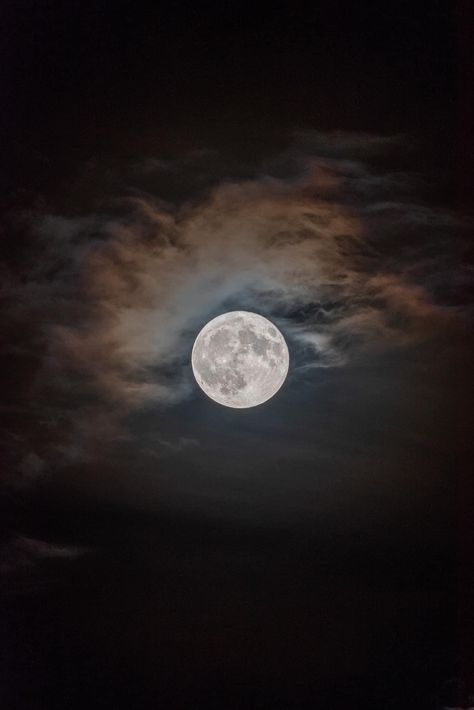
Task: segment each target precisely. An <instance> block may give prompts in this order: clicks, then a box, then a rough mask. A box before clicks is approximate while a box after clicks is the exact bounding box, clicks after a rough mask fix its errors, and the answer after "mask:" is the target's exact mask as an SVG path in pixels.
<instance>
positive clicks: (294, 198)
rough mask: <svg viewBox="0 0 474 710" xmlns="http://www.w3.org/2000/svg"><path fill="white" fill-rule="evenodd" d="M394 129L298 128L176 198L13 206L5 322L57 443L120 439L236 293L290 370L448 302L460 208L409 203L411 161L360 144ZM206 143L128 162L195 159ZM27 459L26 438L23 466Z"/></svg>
mask: <svg viewBox="0 0 474 710" xmlns="http://www.w3.org/2000/svg"><path fill="white" fill-rule="evenodd" d="M394 146H396V147H397V148H398V149H400V147H401V146H403V141H402V139H401V138H400V137H395V138H383V137H378V136H369V135H366V134H341V133H337V134H331V135H329V136H327V135H324V134H321V133H304V134H299V135H298V136H297V139H296V141H295V143H294V145H293V146H292V147H291V148H290V149H289V150H288V151H286V152H285V154H283V155H281V156H279V157H278V158H276V159H275V160H274V161H269V162H268V163H266V164H265V166H264V168H263V169H262V170H261V171H259V172H258V174H257V175H256V176H255V177H253V178H251V179H246V180H243V179H241V180H220V181H217V182H216V183H215V184H214V185H213V186H212V187H211V188H210V189H208V190H207V191H206V193H205V194H201V195H199V196H194V197H192V196H191V197H190V198H189V199H186V200H184V201H181V203H180V204H178V205H176V204H174V205H173V206H169V205H168V204H167V203H163V202H162V201H160V200H159V199H158V198H159V196H158V197H151V196H149V195H145V196H138V197H133V198H127V199H126V200H120V201H117V202H113V203H111V205H110V208H109V209H108V211H107V212H102V213H96V214H91V215H86V216H82V217H77V216H74V217H64V216H57V215H41V214H33V215H30V216H29V217H27V218H24V219H27V221H29V223H30V225H31V229H32V230H33V232H34V233H35V236H36V239H37V246H38V252H37V254H36V255H35V257H36V258H34V259H33V261H32V263H31V264H30V265H29V266H28V267H27V268H25V269H24V271H23V273H22V275H21V278H18V276H17V275H15V276H8V277H7V281H6V287H5V291H6V297H7V299H8V302H9V304H10V305H9V317H10V319H11V320H12V322H14V323H16V322H18V323H19V324H20V326H21V324H22V323H31V322H32V321H33V322H36V325H35V327H34V328H33V329H32V335H31V338H30V340H29V341H28V344H27V345H26V347H33V348H34V347H36V348H37V349H38V352H40V353H41V355H40V359H39V369H38V375H37V378H36V381H35V383H34V387H35V391H36V392H37V393H38V392H48V391H50V392H53V393H54V397H56V398H58V400H60V399H61V398H62V399H63V400H64V399H65V398H67V400H68V401H69V402H71V401H72V402H74V406H73V407H72V409H71V411H69V412H68V413H67V415H66V418H67V419H68V422H69V429H68V435H67V436H66V437H61V436H59V437H58V438H57V440H56V442H55V443H54V447H53V448H54V450H55V452H56V454H59V455H60V456H66V457H67V458H69V459H70V460H73V461H81V460H84V459H85V458H89V457H90V456H96V455H98V454H100V452H101V450H102V448H103V446H104V445H105V443H106V442H107V441H115V442H117V441H125V442H126V441H129V440H130V437H131V434H130V432H129V431H128V430H127V427H126V425H125V424H124V423H123V422H124V417H126V416H127V415H128V414H129V413H131V412H133V411H136V410H137V409H140V408H143V407H146V406H148V405H153V406H155V405H156V404H159V405H162V406H173V405H174V404H176V403H179V402H181V401H182V400H184V399H186V398H188V397H191V396H192V393H193V390H194V383H193V381H192V376H191V372H190V368H189V353H190V349H191V346H192V341H193V338H194V336H195V334H196V333H197V331H198V330H199V329H200V328H201V327H202V325H204V323H205V322H206V320H208V319H209V318H210V317H212V316H214V315H217V314H218V313H220V312H222V311H225V310H228V309H231V308H233V307H236V306H237V307H240V308H246V309H248V310H255V311H257V312H260V313H263V314H265V315H267V316H269V317H270V318H272V319H274V320H275V321H276V322H277V324H278V325H279V326H280V327H281V328H282V330H283V331H284V333H285V335H286V337H287V338H288V339H289V341H290V347H292V348H293V354H294V352H295V349H296V350H297V351H298V353H299V357H298V358H297V359H295V361H294V364H296V371H300V370H307V369H308V368H334V367H342V366H344V365H346V364H347V363H350V362H354V361H357V359H358V358H360V356H361V354H363V353H365V352H367V350H368V349H379V350H380V349H386V348H399V347H403V346H405V345H407V344H410V343H413V342H417V341H419V340H423V339H424V338H426V337H430V336H431V335H432V334H433V333H435V332H436V331H437V329H439V328H440V327H443V326H444V325H447V324H450V323H451V322H454V321H455V320H456V318H458V317H459V316H461V315H462V313H463V309H462V307H461V305H460V304H459V303H458V304H453V303H450V302H449V300H448V299H443V298H442V297H440V294H441V296H442V294H443V288H442V285H443V284H445V283H446V281H447V280H449V278H450V274H451V272H452V268H450V267H449V259H450V256H449V240H450V239H452V238H453V237H452V235H453V234H455V232H456V229H458V228H460V225H459V223H458V220H457V218H455V217H454V216H453V215H451V214H448V213H446V212H442V211H440V210H433V209H431V208H430V207H429V206H427V205H425V204H418V203H417V202H416V201H415V199H414V196H413V194H411V188H412V187H413V184H414V183H413V181H412V178H411V177H410V176H408V175H405V174H401V173H396V174H394V173H390V172H387V171H385V172H381V171H380V170H379V171H376V170H375V169H373V168H371V167H369V165H368V164H367V163H364V162H363V161H362V159H361V158H362V157H363V156H364V155H366V156H367V157H370V156H372V155H374V154H375V153H379V152H380V151H383V150H387V149H389V148H393V147H394ZM212 157H213V159H215V155H214V154H213V156H212ZM204 158H205V155H204V153H203V152H202V151H199V155H195V154H193V155H191V156H190V157H189V158H187V159H182V160H180V161H177V162H176V163H174V164H170V163H169V162H162V161H160V162H158V163H157V162H156V161H157V159H155V158H151V159H148V162H147V161H145V162H142V163H141V164H138V163H137V164H136V165H135V168H134V170H141V171H142V172H143V170H146V171H148V172H149V171H150V170H151V171H156V170H159V171H163V170H165V171H169V170H173V171H178V172H179V171H184V172H186V171H188V172H190V171H192V170H193V169H194V167H195V166H196V165H199V170H200V171H202V170H203V160H204ZM290 163H291V164H292V169H289V165H290ZM132 172H133V170H132ZM388 195H390V198H389V197H388ZM405 232H406V233H407V239H406V244H404V234H405ZM394 235H396V236H397V239H398V241H399V243H401V244H404V246H403V249H402V250H400V249H397V250H394V249H393V248H392V246H391V239H392V238H393V236H394ZM434 243H436V245H441V253H440V252H439V248H438V251H437V252H436V253H433V251H434V250H433V245H434ZM435 251H436V250H435ZM467 277H468V274H466V278H467ZM433 284H436V286H437V288H436V289H435V288H433V287H432V286H433ZM440 284H441V286H440ZM27 340H28V339H27ZM6 347H7V348H8V347H9V344H7V346H6ZM180 441H181V443H179V442H177V443H169V442H166V441H164V443H163V446H162V447H161V448H162V449H163V451H165V452H167V453H168V454H169V452H170V450H171V449H173V450H174V449H176V450H181V449H182V448H184V447H186V446H187V444H185V443H184V441H185V440H184V439H183V440H180ZM170 447H171V449H170ZM34 457H38V458H34ZM42 461H43V459H42V458H40V457H39V455H38V454H37V453H30V454H27V457H26V459H24V460H23V462H22V464H21V466H22V469H23V472H24V475H25V471H26V476H27V477H28V476H30V477H31V476H33V477H34V475H35V473H34V472H35V471H38V470H39V468H41V467H42V465H43V464H42ZM40 462H41V464H40ZM28 472H29V473H28ZM30 474H31V475H30Z"/></svg>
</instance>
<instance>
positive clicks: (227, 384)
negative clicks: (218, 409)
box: [191, 311, 290, 409]
mask: <svg viewBox="0 0 474 710" xmlns="http://www.w3.org/2000/svg"><path fill="white" fill-rule="evenodd" d="M289 362H290V357H289V353H288V347H287V345H286V342H285V339H284V337H283V335H282V334H281V333H280V331H279V330H278V328H277V327H276V326H275V325H274V324H273V323H272V322H271V321H269V320H268V319H267V318H264V317H263V316H260V315H258V314H257V313H250V312H249V311H230V312H229V313H223V314H222V315H220V316H217V318H213V320H211V321H209V323H207V325H205V326H204V328H203V329H202V330H201V332H200V333H199V335H198V336H197V338H196V340H195V343H194V346H193V351H192V356H191V364H192V368H193V373H194V376H195V378H196V381H197V383H198V385H199V386H200V387H201V389H202V390H203V391H204V392H205V393H206V394H207V395H208V397H210V398H211V399H213V400H214V401H215V402H218V403H219V404H223V405H224V406H225V407H234V408H236V409H245V408H247V407H255V406H257V405H258V404H262V403H263V402H266V401H267V400H268V399H270V397H273V395H274V394H275V393H276V392H278V390H279V389H280V387H281V386H282V384H283V382H284V381H285V378H286V376H287V374H288V367H289Z"/></svg>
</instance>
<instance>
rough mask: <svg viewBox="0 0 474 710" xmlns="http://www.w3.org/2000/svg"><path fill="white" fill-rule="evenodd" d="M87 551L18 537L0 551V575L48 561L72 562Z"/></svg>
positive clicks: (76, 547) (72, 546) (71, 546)
mask: <svg viewBox="0 0 474 710" xmlns="http://www.w3.org/2000/svg"><path fill="white" fill-rule="evenodd" d="M87 551H88V550H87V549H86V548H84V547H78V546H74V545H58V544H55V543H51V542H46V541H44V540H38V539H36V538H31V537H25V536H22V535H19V536H17V537H14V538H12V539H11V540H9V541H8V542H7V543H6V544H5V545H4V546H3V547H2V548H1V549H0V573H1V574H3V575H8V574H11V573H13V572H17V571H19V570H25V569H29V568H31V567H35V566H36V565H37V564H39V563H41V562H45V561H48V560H74V559H77V558H78V557H81V556H82V555H84V554H86V553H87Z"/></svg>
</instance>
